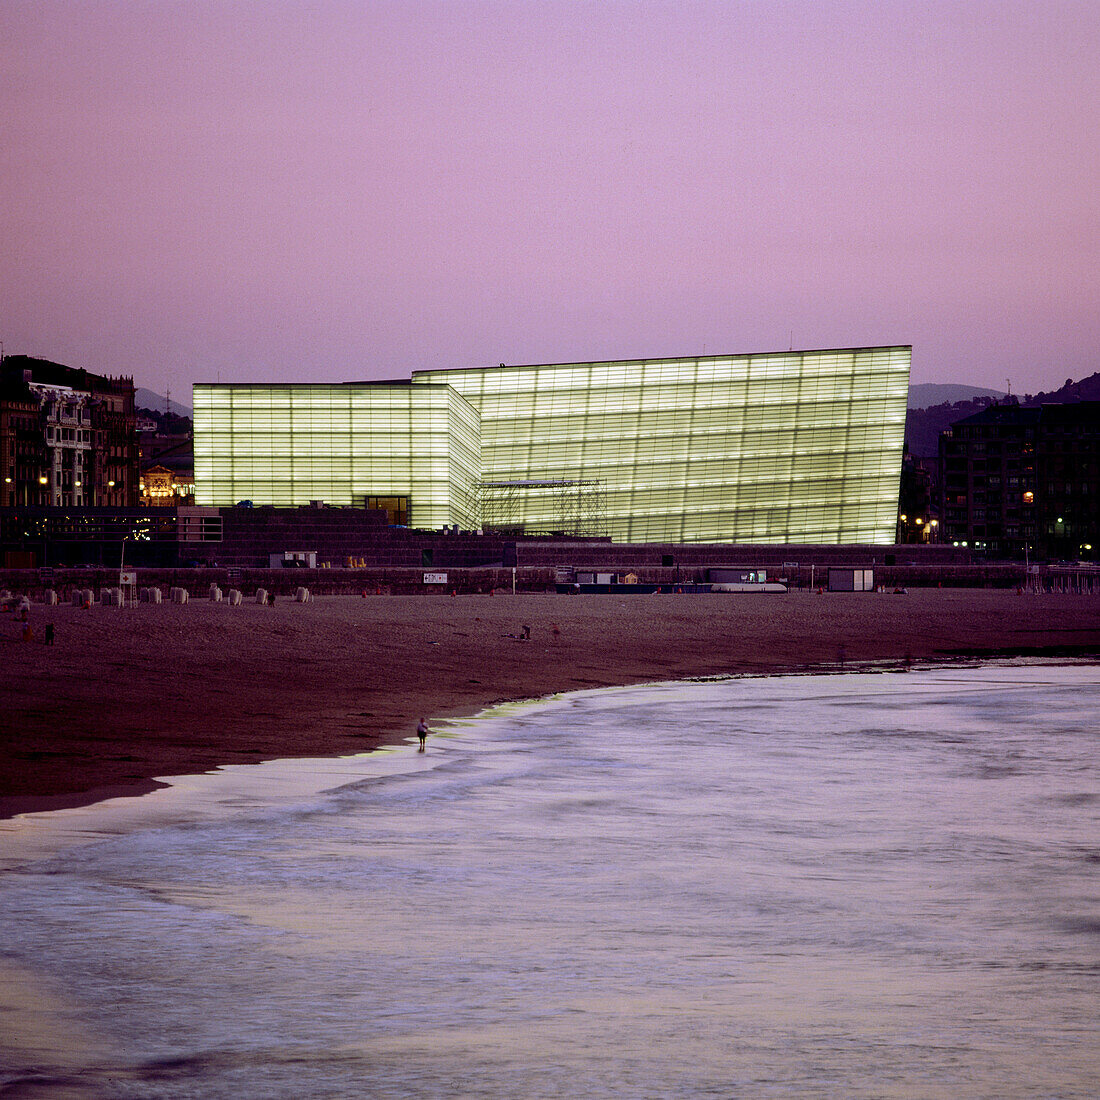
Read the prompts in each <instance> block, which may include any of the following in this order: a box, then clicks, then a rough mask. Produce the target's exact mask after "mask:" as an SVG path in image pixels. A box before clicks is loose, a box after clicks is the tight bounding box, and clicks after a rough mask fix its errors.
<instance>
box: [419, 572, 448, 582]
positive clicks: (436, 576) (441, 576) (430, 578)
mask: <svg viewBox="0 0 1100 1100" xmlns="http://www.w3.org/2000/svg"><path fill="white" fill-rule="evenodd" d="M424 583H425V584H446V583H447V574H446V573H425V574H424Z"/></svg>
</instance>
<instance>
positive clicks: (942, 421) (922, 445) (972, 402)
mask: <svg viewBox="0 0 1100 1100" xmlns="http://www.w3.org/2000/svg"><path fill="white" fill-rule="evenodd" d="M923 388H924V387H923V386H913V387H912V389H911V390H910V398H909V402H910V403H909V413H908V415H907V416H906V418H905V445H906V448H907V449H908V450H909V452H910V454H913V455H916V456H917V457H918V458H929V457H931V456H933V455H937V454H939V447H940V433H941V432H944V431H946V430H947V429H948V428H950V427H951V425H952V424H954V423H955V422H956V421H957V420H962V419H963V418H964V417H967V416H972V415H973V414H974V413H976V412H981V411H982V409H984V408H985V407H986V406H987V405H991V404H992V403H993V401H994V400H995V398H994V397H992V396H989V395H991V394H995V393H996V391H995V390H977V389H974V390H973V392H974V393H975V394H977V396H975V397H971V398H969V399H967V400H962V401H945V402H943V403H942V404H939V405H932V406H930V407H928V408H921V407H920V406H917V405H914V404H913V397H912V393H913V390H921V389H923ZM943 388H945V389H951V388H953V387H943ZM957 388H959V389H963V390H966V389H972V387H966V386H960V387H957ZM998 396H999V397H1001V398H1003V397H1004V396H1005V395H1004V394H1001V395H998ZM1010 400H1012V401H1016V402H1017V403H1018V404H1020V405H1023V406H1024V407H1025V408H1026V407H1032V406H1037V405H1042V404H1044V403H1051V404H1060V403H1063V402H1071V401H1100V372H1098V373H1096V374H1092V375H1090V376H1089V377H1088V378H1082V379H1081V381H1080V382H1074V381H1073V379H1072V378H1067V379H1066V383H1065V385H1064V386H1062V387H1061V388H1060V389H1057V390H1052V391H1051V392H1050V393H1035V394H1031V393H1025V394H1023V395H1021V396H1013V397H1012V398H1011V399H1010Z"/></svg>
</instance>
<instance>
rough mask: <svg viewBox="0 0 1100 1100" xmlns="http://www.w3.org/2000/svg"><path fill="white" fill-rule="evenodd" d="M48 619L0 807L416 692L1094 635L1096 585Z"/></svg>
mask: <svg viewBox="0 0 1100 1100" xmlns="http://www.w3.org/2000/svg"><path fill="white" fill-rule="evenodd" d="M47 621H49V622H52V623H54V624H55V628H56V636H57V641H56V644H55V645H54V646H49V647H47V646H45V645H42V644H41V642H40V641H36V642H33V643H22V642H19V641H17V640H16V638H17V634H16V631H17V629H18V627H17V624H16V623H15V622H13V621H11V620H0V652H3V653H4V658H5V659H4V661H3V662H2V668H0V686H2V687H3V688H4V689H5V697H6V698H7V699H8V700H9V702H8V704H7V705H6V706H5V708H4V711H3V726H2V727H0V817H12V816H15V815H17V814H21V813H27V812H34V811H41V810H50V809H60V808H63V807H73V806H85V805H91V804H94V803H95V802H99V801H102V800H103V799H105V798H110V797H116V796H118V795H123V794H124V795H135V794H141V793H145V792H148V791H151V790H154V789H157V788H158V787H160V786H162V785H163V784H161V783H159V782H157V777H158V776H161V777H163V776H175V775H189V774H190V775H193V774H200V773H203V772H207V771H211V770H213V769H214V768H216V767H218V766H219V765H229V764H241V763H258V762H260V761H263V760H275V759H292V758H295V757H304V756H326V757H333V756H339V755H347V754H350V753H355V752H363V751H367V750H371V749H375V748H379V747H382V746H386V745H392V744H396V743H399V742H400V741H402V740H403V739H404V738H406V737H409V736H412V735H413V732H414V730H415V725H416V722H417V720H418V718H419V717H420V715H421V714H424V715H425V716H426V717H428V718H429V721H441V720H443V719H444V718H461V717H467V716H469V715H471V714H476V713H478V712H480V711H482V710H484V709H486V708H488V707H490V706H493V705H495V704H499V703H503V702H509V701H520V700H528V699H532V700H534V699H539V698H542V697H545V696H548V695H552V694H557V693H560V692H566V691H572V690H581V689H586V688H600V687H611V686H626V685H630V684H637V683H644V682H656V681H668V680H683V679H692V678H707V677H725V676H736V675H745V674H748V675H777V674H791V673H794V674H797V673H811V672H837V671H841V670H843V671H857V670H862V671H867V670H868V669H869V666H872V665H873V666H874V667H875V668H877V669H882V668H884V667H888V666H891V665H893V666H895V667H898V668H903V667H905V665H906V663H907V662H909V663H922V664H923V663H945V662H949V661H952V660H981V659H991V658H996V657H1014V656H1016V657H1041V658H1071V659H1072V658H1077V659H1081V658H1083V659H1090V658H1091V659H1096V658H1098V657H1100V597H1097V596H1094V595H1093V596H1088V595H1085V596H1082V595H1055V594H1045V595H1042V596H1031V595H1019V594H1017V593H1015V592H1012V591H1005V590H985V589H977V590H959V589H949V590H941V589H916V590H911V591H910V593H908V594H906V595H894V594H883V593H860V594H852V593H830V594H825V595H819V594H816V593H800V592H794V593H787V594H784V595H760V594H751V595H731V596H719V595H705V596H690V595H686V596H644V597H643V596H631V597H628V598H626V599H623V598H620V597H619V596H617V595H606V596H557V595H546V594H522V593H521V594H520V595H517V596H497V597H489V596H466V597H459V598H451V597H446V596H427V597H425V596H420V597H386V596H383V597H376V598H369V599H362V598H361V597H340V596H334V597H322V598H320V599H318V600H316V601H315V602H313V603H310V604H302V605H296V604H292V603H289V602H285V603H282V604H281V605H276V606H275V607H273V608H265V607H260V606H256V605H251V606H244V607H238V608H228V607H226V606H225V605H222V604H212V603H209V602H200V601H195V602H194V603H190V604H186V605H182V606H180V605H160V606H157V605H138V606H137V607H134V608H126V609H118V608H105V607H95V608H92V609H90V610H82V609H79V608H71V607H68V608H67V607H53V608H44V607H41V606H40V605H36V606H34V607H33V609H32V616H31V622H32V625H34V626H36V627H38V628H39V629H38V630H37V631H36V633H37V635H38V636H39V637H40V636H41V626H42V625H43V624H45V623H46V622H47ZM527 625H529V626H530V627H531V637H530V639H528V640H524V639H521V638H520V637H518V636H517V635H519V634H520V633H521V632H522V627H523V626H527Z"/></svg>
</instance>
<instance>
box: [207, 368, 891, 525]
mask: <svg viewBox="0 0 1100 1100" xmlns="http://www.w3.org/2000/svg"><path fill="white" fill-rule="evenodd" d="M910 352H911V349H910V348H909V347H886V348H855V349H844V350H835V351H800V352H794V351H792V352H778V353H771V354H762V355H737V356H703V357H699V358H683V359H648V360H632V361H625V362H599V363H566V364H552V365H545V366H520V367H509V366H499V367H477V368H469V369H462V370H433V371H420V372H417V373H416V374H415V375H414V376H413V379H412V383H411V384H408V383H405V384H400V383H373V384H372V383H359V384H349V385H342V386H308V385H303V386H233V385H224V386H222V385H219V386H196V387H195V481H196V494H197V501H198V503H200V504H214V505H225V504H232V503H235V501H237V500H240V499H242V498H246V499H250V500H253V501H255V502H256V503H272V504H301V503H306V502H307V501H309V500H311V499H324V500H326V501H327V502H329V503H332V504H363V503H366V502H367V501H368V500H369V499H371V498H377V497H384V496H385V497H395V496H396V497H407V499H408V522H409V523H410V525H412V526H417V527H426V528H428V527H438V526H442V525H443V524H444V523H458V524H459V525H460V526H463V527H473V526H477V525H479V524H480V525H486V526H492V527H495V528H497V529H505V530H514V531H516V532H519V531H523V532H526V533H549V532H554V531H561V532H563V533H580V534H595V533H601V534H608V535H610V536H611V537H612V538H614V539H615V540H617V541H634V542H637V541H645V542H711V541H713V542H755V543H786V542H793V543H850V542H867V543H890V542H892V541H893V539H894V532H895V525H896V518H897V499H898V483H899V477H900V470H901V458H902V446H903V439H904V432H905V408H906V398H907V394H908V386H909V362H910ZM428 393H431V394H433V395H435V396H433V397H432V398H430V399H429V398H428V397H427V396H426V394H428ZM421 394H425V396H424V397H421V396H419V395H421Z"/></svg>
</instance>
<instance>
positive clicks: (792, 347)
mask: <svg viewBox="0 0 1100 1100" xmlns="http://www.w3.org/2000/svg"><path fill="white" fill-rule="evenodd" d="M787 350H788V351H794V329H793V328H792V329H791V346H790V347H789V348H787Z"/></svg>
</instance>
